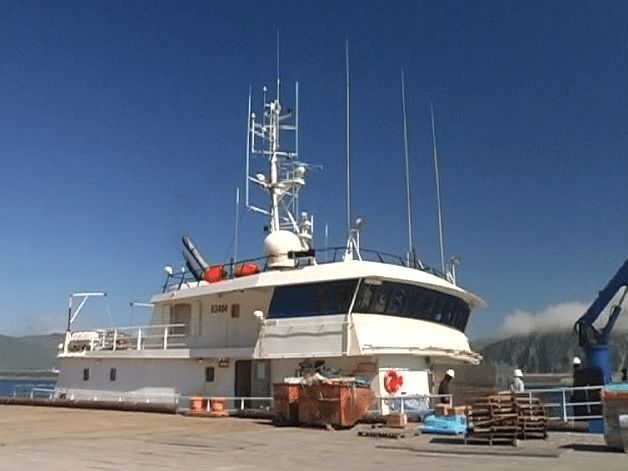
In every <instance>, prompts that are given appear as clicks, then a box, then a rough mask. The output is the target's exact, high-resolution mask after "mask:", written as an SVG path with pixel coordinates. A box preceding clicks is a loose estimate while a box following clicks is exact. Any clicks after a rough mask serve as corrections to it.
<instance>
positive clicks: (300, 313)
mask: <svg viewBox="0 0 628 471" xmlns="http://www.w3.org/2000/svg"><path fill="white" fill-rule="evenodd" d="M267 95H268V92H267V90H266V89H264V103H263V110H262V113H261V114H260V115H256V114H255V113H254V112H253V111H252V106H251V99H250V94H249V113H248V142H247V159H246V162H247V164H246V167H247V169H246V170H247V176H246V178H247V189H246V204H247V206H248V207H249V209H251V210H252V211H255V212H258V213H262V214H264V215H265V216H266V217H267V218H268V225H267V235H266V237H265V240H264V254H263V256H262V257H260V258H259V259H256V260H246V261H239V262H230V263H227V264H210V263H208V262H207V261H206V260H205V259H204V257H203V256H202V255H201V253H200V250H199V249H198V248H197V247H196V246H195V245H194V243H193V242H192V241H191V240H190V238H188V237H183V246H184V258H185V264H186V267H187V270H186V271H185V272H181V273H175V272H174V271H173V270H172V269H168V270H167V273H168V275H167V280H166V283H165V284H164V286H163V290H162V292H160V293H158V294H156V295H155V296H153V298H152V299H151V303H152V305H154V311H153V315H152V321H151V324H150V325H148V326H140V327H128V328H119V329H116V328H113V329H102V330H93V331H89V332H76V331H73V329H72V321H73V318H75V317H76V312H74V313H73V310H72V303H70V312H69V316H68V329H67V333H66V339H65V342H64V344H63V346H62V350H61V351H60V353H59V358H60V373H59V379H58V385H57V389H58V393H59V394H63V395H64V397H68V398H69V397H72V398H76V399H79V398H90V399H93V398H94V396H95V395H97V396H98V397H99V398H101V399H107V398H111V397H117V398H120V400H127V399H129V400H132V399H133V398H137V397H139V396H141V397H150V398H152V400H153V401H157V402H158V401H164V402H168V401H172V400H176V398H177V397H179V396H192V395H202V396H222V397H228V398H234V397H267V396H270V395H272V385H273V384H274V383H277V382H281V381H283V379H284V378H285V377H288V376H294V375H299V374H301V373H303V372H304V371H306V370H310V369H316V370H318V371H327V372H330V371H333V372H336V373H337V374H342V375H345V376H359V377H361V378H363V379H364V380H365V381H368V382H369V383H370V385H371V388H372V389H373V390H374V392H375V393H376V395H378V396H385V395H386V394H387V392H386V391H385V389H384V378H385V375H386V374H387V372H389V371H390V370H394V371H397V372H399V373H400V374H403V376H404V378H405V380H404V382H403V385H402V386H401V389H400V390H399V391H398V394H406V395H423V394H429V393H430V392H431V378H430V372H431V369H432V367H433V365H434V364H436V363H438V362H439V361H446V362H449V363H451V362H467V363H477V362H479V360H480V357H479V355H477V354H476V353H474V352H472V351H471V349H470V347H469V342H468V339H467V337H466V336H465V334H464V331H465V328H466V325H467V322H468V319H469V315H470V313H471V310H472V309H474V308H477V307H480V306H482V305H483V301H482V300H481V299H480V298H479V297H478V296H476V295H474V294H472V293H470V292H468V291H466V290H464V289H462V288H461V287H459V286H457V284H456V283H455V279H453V278H452V277H451V276H449V277H448V276H446V275H445V274H442V273H437V272H435V271H433V270H431V269H429V268H427V267H425V266H424V265H423V264H422V263H420V262H418V261H417V260H414V259H412V263H410V262H409V258H405V259H404V258H403V257H399V258H393V257H390V256H389V255H386V254H382V253H379V252H375V251H368V250H363V249H361V248H360V244H359V240H360V237H359V235H360V234H359V231H360V227H359V224H358V225H356V226H355V227H354V228H353V229H352V231H351V233H350V234H349V238H348V242H347V245H346V247H341V248H338V249H329V253H327V254H325V257H324V258H325V261H324V262H323V261H321V260H320V259H319V258H322V257H317V252H316V251H315V249H314V247H313V237H312V234H313V223H314V221H313V217H312V216H311V215H309V214H307V213H305V212H301V210H300V208H299V204H298V196H299V192H300V190H301V189H302V188H303V187H304V186H305V177H306V173H307V171H308V169H309V168H310V166H308V164H306V163H304V162H302V161H300V160H299V157H298V107H296V108H295V110H294V112H292V111H290V110H284V108H283V107H282V105H281V103H280V100H279V87H277V96H276V97H275V98H274V99H269V98H268V97H267ZM295 96H296V97H297V101H298V85H297V87H296V89H295ZM284 133H294V134H293V137H292V138H288V139H285V140H284V139H283V135H284ZM284 143H289V144H291V145H292V147H293V148H292V149H290V150H286V148H285V147H287V146H286V145H284ZM253 158H261V159H264V161H265V165H266V168H267V171H265V172H258V173H255V174H250V167H251V159H253ZM249 185H254V186H257V187H259V188H261V189H262V190H264V192H265V194H266V196H267V202H268V207H267V208H264V207H263V206H262V205H255V204H253V203H252V198H250V196H249ZM319 255H320V254H319Z"/></svg>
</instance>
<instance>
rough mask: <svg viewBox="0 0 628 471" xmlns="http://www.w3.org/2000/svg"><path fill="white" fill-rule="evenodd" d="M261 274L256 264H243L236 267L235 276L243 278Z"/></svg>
mask: <svg viewBox="0 0 628 471" xmlns="http://www.w3.org/2000/svg"><path fill="white" fill-rule="evenodd" d="M256 273H259V268H258V267H257V265H255V264H254V263H243V264H242V265H240V266H238V267H236V269H235V271H234V275H235V276H236V278H240V277H241V276H249V275H255V274H256Z"/></svg>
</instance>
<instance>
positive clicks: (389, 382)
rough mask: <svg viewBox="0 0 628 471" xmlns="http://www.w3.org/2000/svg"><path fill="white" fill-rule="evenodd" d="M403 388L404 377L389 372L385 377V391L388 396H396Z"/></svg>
mask: <svg viewBox="0 0 628 471" xmlns="http://www.w3.org/2000/svg"><path fill="white" fill-rule="evenodd" d="M401 386H403V376H401V375H400V374H397V372H396V371H395V370H388V371H387V372H386V374H385V375H384V389H385V390H386V392H387V393H388V394H395V393H396V392H397V391H399V389H400V388H401Z"/></svg>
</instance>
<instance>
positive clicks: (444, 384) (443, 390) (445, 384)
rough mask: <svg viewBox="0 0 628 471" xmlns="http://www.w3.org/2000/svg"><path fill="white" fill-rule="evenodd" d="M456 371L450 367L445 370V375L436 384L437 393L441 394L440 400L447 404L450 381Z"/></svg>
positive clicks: (449, 395)
mask: <svg viewBox="0 0 628 471" xmlns="http://www.w3.org/2000/svg"><path fill="white" fill-rule="evenodd" d="M455 375H456V372H455V371H454V370H452V369H449V370H447V371H445V377H444V378H443V379H442V381H441V382H440V384H439V385H438V395H439V396H441V398H440V402H442V403H446V404H448V403H449V401H450V399H451V381H452V380H453V379H454V376H455Z"/></svg>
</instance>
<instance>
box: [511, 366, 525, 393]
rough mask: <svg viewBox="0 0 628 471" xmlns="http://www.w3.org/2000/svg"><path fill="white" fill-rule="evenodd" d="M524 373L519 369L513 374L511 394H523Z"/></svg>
mask: <svg viewBox="0 0 628 471" xmlns="http://www.w3.org/2000/svg"><path fill="white" fill-rule="evenodd" d="M521 378H523V372H522V371H521V370H520V369H519V368H517V369H516V370H515V371H514V372H513V374H512V381H511V382H510V392H511V393H513V394H517V393H522V392H523V390H524V389H525V386H524V384H523V380H522V379H521Z"/></svg>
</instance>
